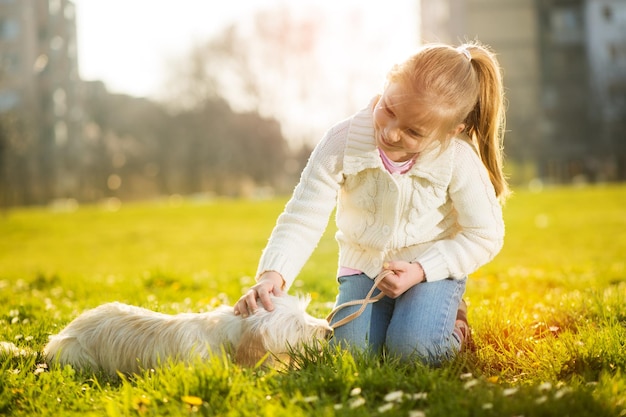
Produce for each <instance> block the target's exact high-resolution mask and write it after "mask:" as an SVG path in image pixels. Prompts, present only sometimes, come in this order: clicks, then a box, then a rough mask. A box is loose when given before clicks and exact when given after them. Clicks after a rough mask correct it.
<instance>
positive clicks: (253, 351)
mask: <svg viewBox="0 0 626 417" xmlns="http://www.w3.org/2000/svg"><path fill="white" fill-rule="evenodd" d="M263 339H264V338H263V335H261V333H260V331H258V330H256V331H252V330H250V329H249V328H248V329H246V330H244V332H243V335H241V340H240V341H239V345H238V346H237V350H236V351H235V363H237V364H239V365H242V366H248V367H254V366H256V365H257V364H258V363H259V362H263V361H264V360H265V359H266V358H264V357H266V356H269V355H270V353H269V352H267V349H265V346H264V345H263Z"/></svg>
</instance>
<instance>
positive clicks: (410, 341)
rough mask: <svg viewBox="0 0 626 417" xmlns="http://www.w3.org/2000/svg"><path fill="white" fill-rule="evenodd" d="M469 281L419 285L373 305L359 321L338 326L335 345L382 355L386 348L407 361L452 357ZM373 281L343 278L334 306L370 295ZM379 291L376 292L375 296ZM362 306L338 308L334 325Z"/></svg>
mask: <svg viewBox="0 0 626 417" xmlns="http://www.w3.org/2000/svg"><path fill="white" fill-rule="evenodd" d="M465 282H466V279H462V280H455V279H446V280H443V281H435V282H426V283H422V284H417V285H415V286H413V287H412V288H410V289H409V290H407V291H406V292H405V293H404V294H402V295H401V296H400V297H398V298H396V299H392V298H389V297H383V298H382V299H380V300H379V301H378V302H376V303H373V304H369V305H368V306H367V308H366V309H365V310H364V311H363V314H361V315H360V316H359V317H357V318H356V319H354V320H352V321H351V322H348V323H346V324H344V325H343V326H340V327H338V328H336V329H335V332H334V335H333V338H332V339H331V345H340V346H342V347H345V348H348V349H356V350H361V351H370V352H373V353H380V352H381V351H382V350H383V348H385V349H386V351H387V352H388V353H389V354H391V355H392V356H397V357H399V358H400V359H402V360H412V359H418V360H421V361H423V362H425V363H427V364H432V365H436V364H439V363H441V361H443V360H446V359H449V358H451V357H453V356H454V355H455V354H456V353H457V352H458V351H459V350H460V347H461V341H460V340H458V338H457V337H456V335H454V334H453V329H454V323H455V321H456V313H457V310H458V307H459V303H460V301H461V297H462V296H463V293H464V292H465ZM373 284H374V281H373V280H372V279H370V278H369V277H368V276H367V275H365V274H360V275H350V276H345V277H339V294H338V295H337V300H336V303H335V305H336V306H337V305H340V304H343V303H345V302H347V301H352V300H360V299H363V298H365V297H366V295H367V293H368V292H369V290H370V289H371V288H372V285H373ZM377 293H379V291H378V290H375V291H374V295H376V294H377ZM358 309H359V306H350V307H346V308H344V309H342V310H340V311H338V312H337V314H336V315H335V317H333V319H332V320H331V325H332V324H333V323H335V322H337V321H339V320H341V319H342V318H344V317H346V316H347V315H349V314H350V313H353V312H354V311H356V310H358Z"/></svg>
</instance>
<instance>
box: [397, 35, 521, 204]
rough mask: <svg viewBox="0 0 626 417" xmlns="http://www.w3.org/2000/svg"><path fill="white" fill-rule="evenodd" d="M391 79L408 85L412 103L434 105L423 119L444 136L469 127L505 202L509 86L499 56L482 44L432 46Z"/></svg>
mask: <svg viewBox="0 0 626 417" xmlns="http://www.w3.org/2000/svg"><path fill="white" fill-rule="evenodd" d="M387 79H388V81H389V82H399V83H402V84H403V85H404V86H405V87H407V88H408V89H409V91H410V92H411V95H412V99H411V100H412V101H414V102H417V101H420V102H422V103H423V102H427V103H428V108H429V109H430V112H429V114H428V115H421V116H420V119H421V120H422V121H424V120H431V121H433V122H437V123H438V124H439V127H438V128H437V129H436V131H435V134H437V135H438V137H440V138H444V139H449V137H450V135H449V132H451V131H453V130H454V129H455V128H456V127H457V126H458V125H459V124H461V123H462V124H464V125H465V128H464V130H463V132H464V133H465V134H466V135H467V137H466V140H469V141H470V142H471V143H472V144H473V145H474V147H475V149H476V150H477V152H478V155H479V156H480V158H481V160H482V162H483V164H484V165H485V167H486V168H487V171H488V172H489V177H490V179H491V183H492V184H493V187H494V189H495V191H496V195H497V196H498V198H500V201H502V202H504V200H505V199H506V197H507V196H508V194H509V187H508V184H507V181H506V178H505V175H504V172H503V159H504V156H503V140H504V128H505V112H504V87H503V84H502V74H501V69H500V64H499V63H498V61H497V59H496V57H495V54H494V53H493V52H491V51H490V50H489V49H488V48H487V47H486V46H483V45H481V44H479V43H478V42H471V43H465V44H463V45H461V46H459V47H458V48H454V47H452V46H450V45H444V44H428V45H425V46H423V47H422V48H420V50H419V51H418V52H417V53H415V54H413V55H412V56H411V57H410V58H409V59H407V60H406V61H404V62H403V63H401V64H398V65H396V66H394V67H393V68H392V69H391V71H390V72H389V74H388V76H387ZM442 122H443V123H442Z"/></svg>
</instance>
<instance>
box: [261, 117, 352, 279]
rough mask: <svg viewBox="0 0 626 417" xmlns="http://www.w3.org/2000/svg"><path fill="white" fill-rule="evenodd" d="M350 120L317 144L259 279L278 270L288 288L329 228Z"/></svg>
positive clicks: (266, 254)
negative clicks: (268, 272) (264, 274)
mask: <svg viewBox="0 0 626 417" xmlns="http://www.w3.org/2000/svg"><path fill="white" fill-rule="evenodd" d="M348 127H349V123H348V122H347V121H346V122H342V123H340V124H338V125H337V126H335V127H334V128H332V129H331V130H329V131H328V132H327V133H326V135H325V136H324V138H323V139H322V141H321V142H320V143H319V144H318V145H317V146H316V147H315V149H314V150H313V152H312V153H311V156H310V158H309V161H308V162H307V165H306V167H305V168H304V170H303V171H302V174H301V176H300V182H299V183H298V185H297V186H296V188H295V190H294V192H293V195H292V197H291V199H290V200H289V201H288V202H287V204H286V206H285V208H284V210H283V212H282V213H281V215H280V216H279V217H278V220H277V221H276V225H275V226H274V229H273V231H272V234H271V235H270V238H269V241H268V243H267V246H266V247H265V249H264V250H263V254H262V255H261V259H260V261H259V265H258V270H257V278H258V277H259V276H260V275H261V274H262V273H263V272H265V271H277V272H278V273H280V274H281V275H282V276H283V279H284V280H285V288H286V289H288V288H289V287H290V286H291V284H293V281H294V280H295V278H296V276H297V275H298V274H299V273H300V270H301V269H302V267H303V266H304V264H305V263H306V261H307V260H308V259H309V257H310V256H311V254H312V253H313V250H314V249H315V248H316V247H317V244H318V242H319V240H320V238H321V237H322V234H323V233H324V231H325V230H326V227H327V225H328V220H329V218H330V214H331V213H332V211H333V210H334V208H335V206H336V204H337V193H338V190H339V187H340V184H341V182H342V181H343V174H342V164H343V153H344V149H345V141H346V136H347V132H348Z"/></svg>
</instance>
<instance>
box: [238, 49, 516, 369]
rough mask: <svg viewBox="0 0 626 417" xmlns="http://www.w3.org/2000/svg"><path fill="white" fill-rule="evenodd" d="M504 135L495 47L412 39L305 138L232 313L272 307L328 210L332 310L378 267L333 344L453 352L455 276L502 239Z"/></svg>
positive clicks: (409, 354)
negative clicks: (335, 249) (406, 50)
mask: <svg viewBox="0 0 626 417" xmlns="http://www.w3.org/2000/svg"><path fill="white" fill-rule="evenodd" d="M503 132H504V104H503V86H502V78H501V73H500V67H499V64H498V62H497V60H496V58H495V56H494V55H493V53H491V52H490V51H489V50H488V49H487V48H486V47H485V46H483V45H481V44H479V43H478V42H473V43H468V44H464V45H461V46H459V47H458V48H454V47H451V46H448V45H440V44H434V45H426V46H423V47H422V48H420V49H419V50H418V51H417V53H415V54H414V55H412V56H411V57H410V58H408V59H407V60H406V61H405V62H403V63H401V64H399V65H396V66H394V67H393V68H392V69H391V71H390V72H389V74H388V77H387V83H386V85H385V88H384V91H383V93H382V95H380V96H377V97H375V98H374V99H373V100H372V101H371V103H370V104H369V105H368V106H367V107H365V108H364V109H362V110H361V111H359V112H358V113H356V114H355V115H354V116H352V117H350V118H349V119H347V120H344V121H342V122H339V123H338V124H336V125H335V126H334V127H332V128H331V129H330V130H329V131H328V132H327V133H326V135H325V136H324V138H323V139H322V141H321V142H320V143H319V144H318V145H317V146H316V148H315V150H314V151H313V153H312V154H311V157H310V159H309V161H308V164H307V166H306V167H305V169H304V171H303V172H302V176H301V179H300V183H299V184H298V186H297V187H296V189H295V191H294V193H293V196H292V198H291V199H290V201H289V202H288V203H287V205H286V206H285V209H284V212H283V213H282V214H281V215H280V216H279V218H278V220H277V224H276V226H275V228H274V230H273V232H272V235H271V236H270V239H269V242H268V244H267V247H266V248H265V250H264V251H263V254H262V256H261V259H260V262H259V268H258V275H257V283H256V285H254V286H253V287H252V288H251V289H250V290H249V291H248V292H247V293H246V294H245V295H243V296H242V297H241V298H240V299H239V301H238V302H237V303H236V305H235V307H234V310H235V314H242V315H243V317H247V316H248V314H253V313H254V312H255V311H256V309H257V308H258V304H257V300H258V299H261V301H262V302H263V304H264V305H265V306H269V307H268V308H269V309H272V305H271V301H270V300H269V294H270V293H273V294H275V295H280V294H281V293H282V291H284V290H287V289H288V288H289V287H290V285H291V284H292V283H293V281H294V279H295V277H296V275H297V274H298V273H299V272H300V270H301V268H302V266H303V265H304V264H305V262H306V261H307V260H308V258H309V257H310V255H311V253H312V252H313V250H314V249H315V247H316V245H317V243H318V241H319V239H320V237H321V236H322V234H323V232H324V230H325V228H326V225H327V222H328V219H329V216H330V215H331V213H332V211H333V210H334V209H335V208H336V210H337V211H336V224H337V228H338V232H337V234H336V240H337V242H338V244H339V268H338V283H339V293H338V296H337V300H336V303H337V305H339V304H342V303H345V302H347V301H351V300H360V299H363V298H365V297H366V295H367V293H368V292H369V290H370V289H371V288H372V285H373V283H374V282H373V279H374V278H375V277H376V276H378V275H379V274H380V273H381V272H383V271H389V272H387V275H386V276H385V277H384V279H382V281H380V283H379V284H378V289H377V290H380V291H381V292H382V293H383V294H384V295H385V296H384V297H383V298H382V299H381V300H380V301H378V302H376V303H372V304H369V305H368V306H367V308H366V309H365V311H364V312H363V314H361V315H360V316H358V317H357V318H356V319H354V320H352V321H350V322H348V323H347V324H345V325H342V326H341V327H338V328H336V329H335V333H334V336H333V339H332V340H331V343H334V344H338V345H341V346H344V347H346V348H350V349H358V350H371V351H373V352H380V351H381V350H382V349H386V351H387V352H388V353H389V354H391V355H397V356H399V357H400V358H401V359H419V360H422V361H424V362H426V363H431V364H437V363H440V362H441V361H442V360H445V359H447V358H450V357H451V356H453V355H454V354H455V353H456V352H458V351H459V350H460V349H461V348H462V347H463V345H464V343H465V342H466V340H467V337H468V332H469V328H468V326H467V319H466V317H465V310H466V308H465V303H464V301H463V300H462V296H463V293H464V291H465V282H466V279H467V276H468V274H470V273H472V272H474V271H475V270H476V269H477V268H479V267H480V266H481V265H483V264H485V263H487V262H489V261H490V260H491V259H492V258H493V257H494V256H495V255H496V254H497V253H498V252H499V251H500V249H501V247H502V243H503V238H504V224H503V220H502V209H501V202H503V201H504V199H505V197H506V195H507V193H508V187H507V183H506V179H505V178H504V175H503V172H502V140H503ZM358 308H359V306H353V307H349V308H346V309H344V310H341V311H340V312H338V313H337V314H336V316H335V317H334V318H333V320H332V322H331V325H332V324H333V323H335V322H337V321H339V320H341V319H342V318H343V317H346V316H347V315H349V314H350V313H352V312H354V311H355V310H356V309H358Z"/></svg>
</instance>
